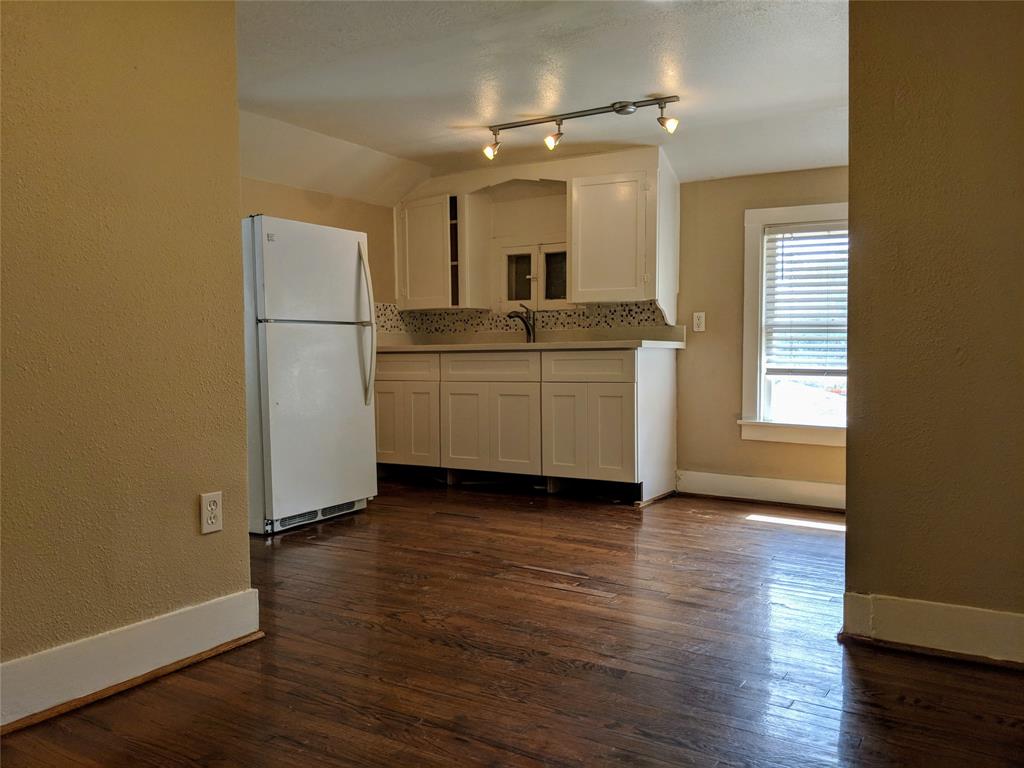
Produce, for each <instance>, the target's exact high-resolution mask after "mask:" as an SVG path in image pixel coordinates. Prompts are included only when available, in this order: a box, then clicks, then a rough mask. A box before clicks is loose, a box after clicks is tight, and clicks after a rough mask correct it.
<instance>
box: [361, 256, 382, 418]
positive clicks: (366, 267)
mask: <svg viewBox="0 0 1024 768" xmlns="http://www.w3.org/2000/svg"><path fill="white" fill-rule="evenodd" d="M356 250H357V251H358V252H359V266H360V267H361V268H362V270H363V279H364V280H365V281H366V301H367V302H368V303H369V305H370V375H369V377H368V380H367V382H366V404H367V405H373V389H374V387H375V386H376V384H377V307H376V305H375V304H374V302H373V280H372V279H371V278H370V264H369V262H368V261H367V258H366V252H365V251H364V250H363V243H362V241H361V240H360V241H358V242H357V243H356Z"/></svg>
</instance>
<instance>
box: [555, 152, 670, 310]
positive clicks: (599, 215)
mask: <svg viewBox="0 0 1024 768" xmlns="http://www.w3.org/2000/svg"><path fill="white" fill-rule="evenodd" d="M647 191H648V190H647V174H646V173H645V172H643V171H638V172H632V173H614V174H610V175H606V176H588V177H582V178H575V179H573V180H572V186H571V191H570V195H571V199H572V203H571V209H570V214H569V215H570V218H571V221H572V234H571V241H570V253H571V254H572V283H571V289H570V291H569V298H570V300H571V301H573V302H577V303H579V302H606V301H642V300H643V299H645V298H646V297H647V296H646V292H645V284H646V283H647V282H648V281H649V280H650V275H649V274H647Z"/></svg>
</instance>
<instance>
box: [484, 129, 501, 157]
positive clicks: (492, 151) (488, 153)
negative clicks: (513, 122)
mask: <svg viewBox="0 0 1024 768" xmlns="http://www.w3.org/2000/svg"><path fill="white" fill-rule="evenodd" d="M492 133H493V134H494V143H493V144H488V145H487V146H486V147H484V157H486V158H487V159H488V160H493V159H494V156H495V155H496V154H498V147H500V146H501V142H500V141H498V132H497V131H492Z"/></svg>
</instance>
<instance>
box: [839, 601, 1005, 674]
mask: <svg viewBox="0 0 1024 768" xmlns="http://www.w3.org/2000/svg"><path fill="white" fill-rule="evenodd" d="M843 632H844V633H845V634H848V635H856V636H858V637H867V638H871V639H873V640H880V641H883V642H889V643H900V644H901V645H912V646H917V647H919V648H931V649H934V650H938V651H946V652H950V653H959V654H965V655H968V656H980V657H983V658H986V659H997V660H1000V661H1015V662H1021V663H1024V613H1010V612H1007V611H990V610H988V609H985V608H975V607H973V606H970V605H953V604H951V603H933V602H929V601H927V600H912V599H910V598H906V597H893V596H892V595H867V594H863V593H859V592H847V593H846V594H845V595H844V596H843Z"/></svg>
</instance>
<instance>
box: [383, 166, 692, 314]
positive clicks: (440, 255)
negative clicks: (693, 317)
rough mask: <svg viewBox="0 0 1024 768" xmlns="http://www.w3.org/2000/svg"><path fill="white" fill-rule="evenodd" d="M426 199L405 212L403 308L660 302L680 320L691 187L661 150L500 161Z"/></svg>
mask: <svg viewBox="0 0 1024 768" xmlns="http://www.w3.org/2000/svg"><path fill="white" fill-rule="evenodd" d="M431 193H433V194H434V195H435V196H434V197H423V195H424V194H431ZM414 194H415V195H418V196H419V197H417V198H416V199H414V200H411V201H409V202H407V203H404V204H403V205H401V206H399V208H398V218H397V223H398V226H397V231H398V244H397V245H398V248H397V253H398V255H397V260H398V264H397V267H398V268H397V270H396V273H397V280H398V286H397V288H398V291H397V293H398V305H399V308H401V309H444V308H450V307H458V308H490V309H493V310H495V311H499V312H505V311H508V310H509V309H512V308H517V307H518V305H519V304H520V303H522V304H526V305H527V306H529V307H531V308H535V309H560V308H565V307H571V306H573V305H574V304H586V303H609V302H627V301H652V300H653V301H656V302H657V303H658V306H659V307H660V308H661V310H662V312H663V313H664V315H665V318H666V320H667V321H668V323H669V324H673V325H674V324H675V322H676V302H677V295H678V292H679V181H678V179H677V178H676V175H675V173H674V172H673V171H672V168H671V166H670V165H669V164H668V160H667V159H666V158H665V155H664V152H662V151H661V150H660V149H659V148H657V147H644V148H640V149H634V150H625V151H622V152H615V153H609V154H605V155H592V156H585V157H574V158H567V159H565V160H553V161H550V162H545V163H531V164H527V165H508V166H506V165H503V164H501V163H500V162H499V161H495V163H494V164H492V165H489V166H487V167H486V168H484V169H480V170H476V171H466V172H463V173H456V174H452V175H450V176H444V177H437V178H433V179H430V180H428V181H426V182H424V184H423V185H421V186H420V188H419V189H417V190H416V192H415V193H414Z"/></svg>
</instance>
